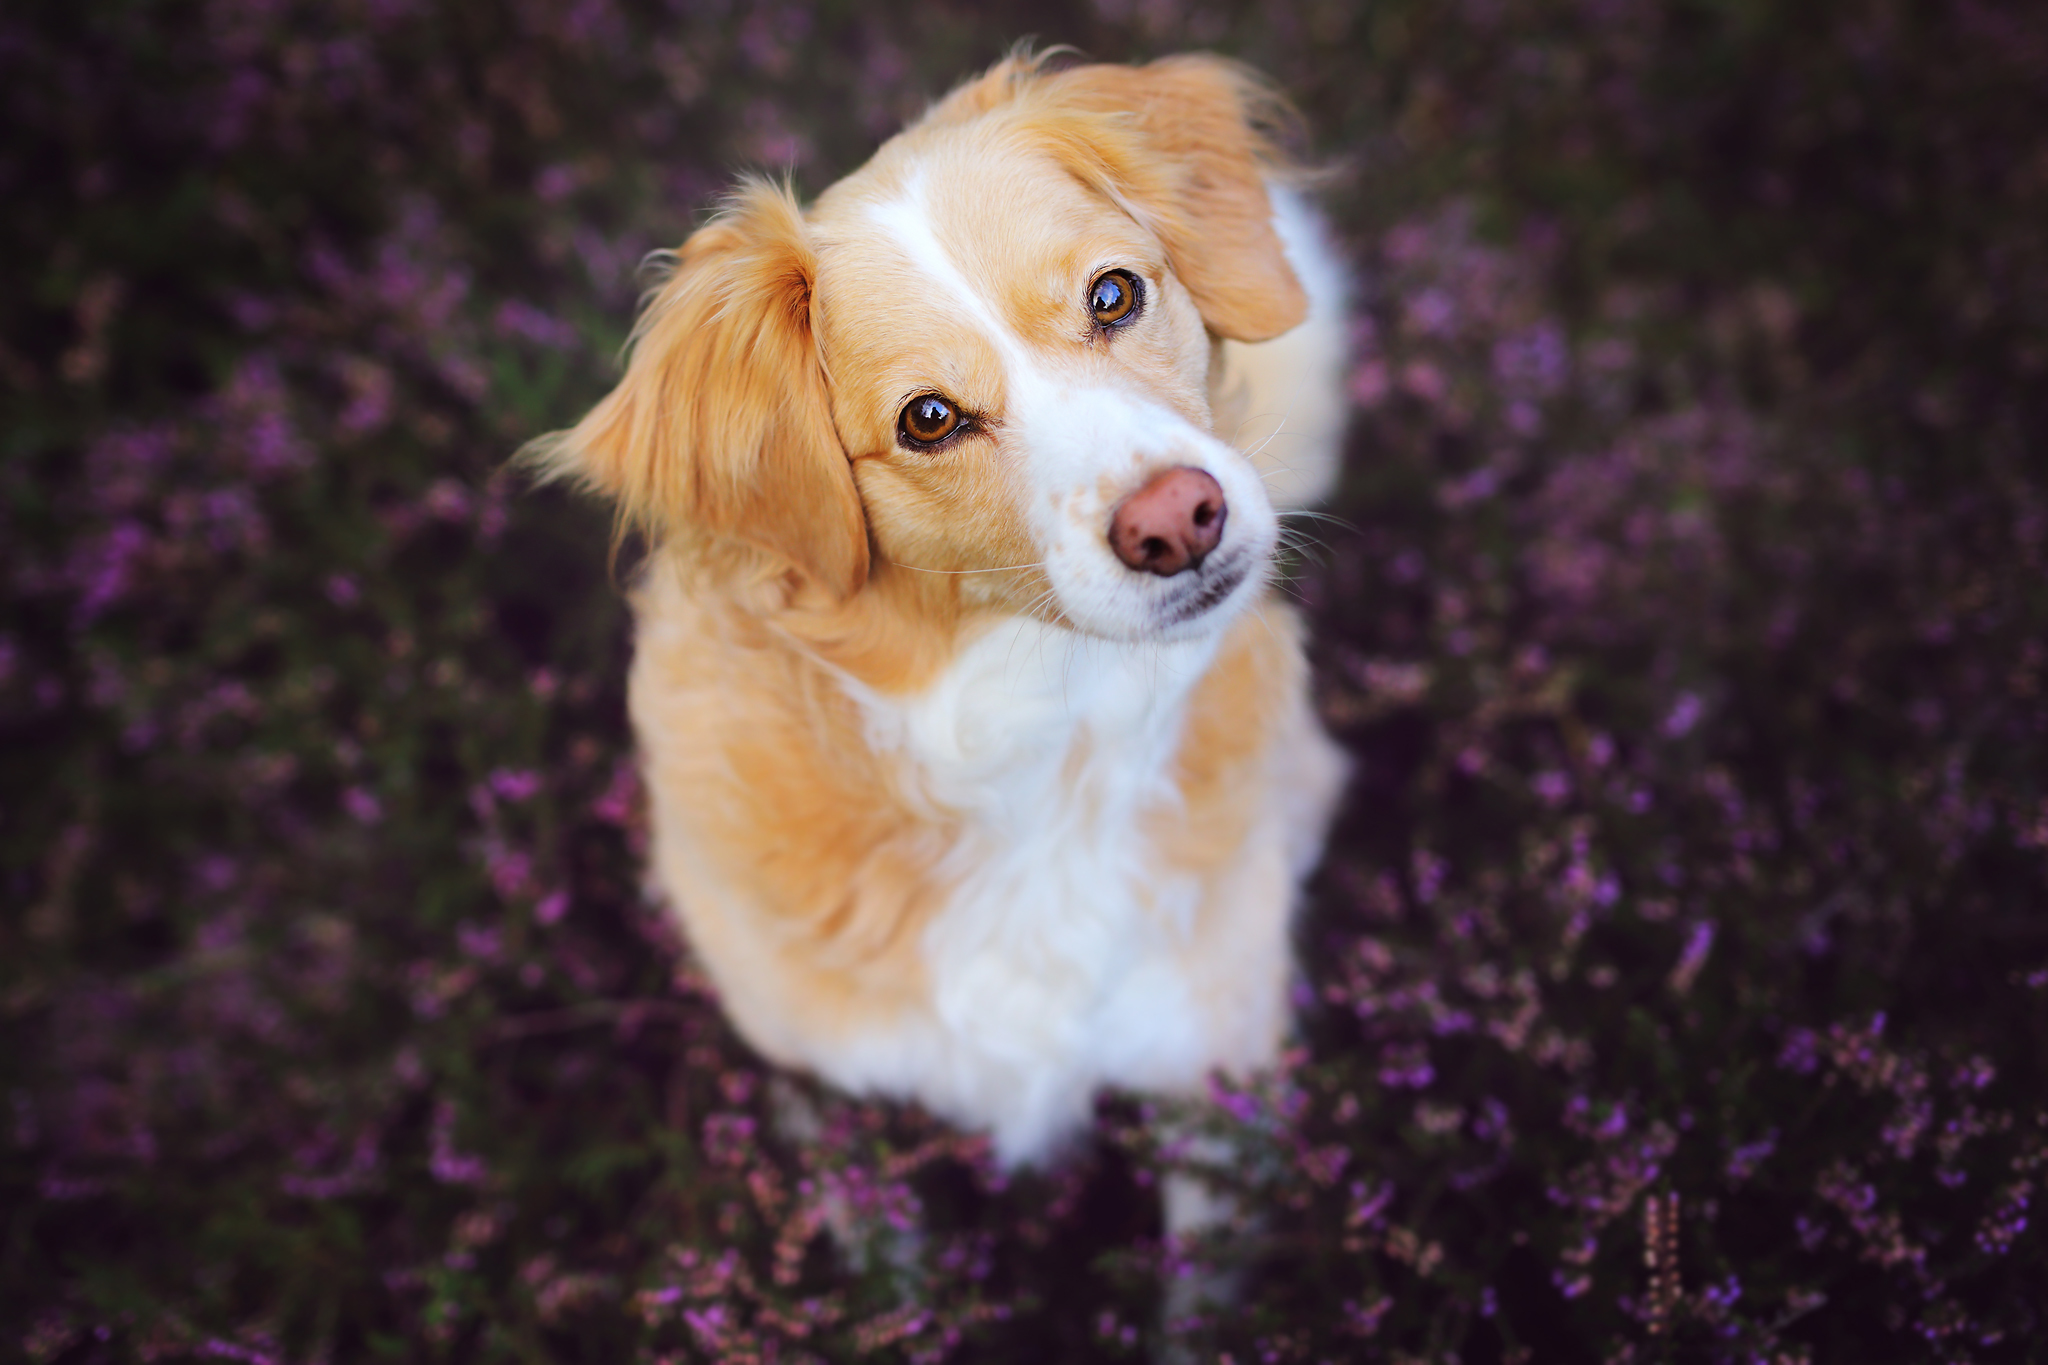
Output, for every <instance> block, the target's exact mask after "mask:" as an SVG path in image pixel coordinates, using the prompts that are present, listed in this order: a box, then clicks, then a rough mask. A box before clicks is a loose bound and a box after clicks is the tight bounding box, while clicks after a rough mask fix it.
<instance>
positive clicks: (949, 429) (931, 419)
mask: <svg viewBox="0 0 2048 1365" xmlns="http://www.w3.org/2000/svg"><path fill="white" fill-rule="evenodd" d="M897 427H898V428H899V429H900V430H901V431H902V432H903V435H904V437H905V438H906V439H907V440H909V442H910V443H911V444H912V445H920V446H929V445H937V444H938V443H939V442H940V441H943V440H945V439H946V438H947V437H948V436H951V435H952V434H953V433H954V432H956V431H958V430H959V429H960V410H959V409H958V408H956V407H954V406H953V405H952V404H951V403H948V402H947V401H946V400H945V399H943V398H941V397H939V395H937V394H935V393H927V394H924V395H923V396H921V397H918V398H913V399H911V400H910V403H909V405H908V406H907V407H905V408H904V409H903V417H902V419H901V420H900V421H899V422H898V423H897Z"/></svg>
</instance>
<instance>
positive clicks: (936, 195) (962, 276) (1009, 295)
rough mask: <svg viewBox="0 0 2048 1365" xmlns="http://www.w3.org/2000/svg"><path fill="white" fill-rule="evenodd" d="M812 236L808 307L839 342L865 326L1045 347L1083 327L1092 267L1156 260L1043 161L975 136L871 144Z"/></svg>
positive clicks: (823, 209)
mask: <svg viewBox="0 0 2048 1365" xmlns="http://www.w3.org/2000/svg"><path fill="white" fill-rule="evenodd" d="M813 230H814V233H815V238H816V241H817V243H818V259H819V270H818V293H819V300H820V311H821V313H822V314H823V316H824V319H825V323H826V329H827V334H828V338H830V339H837V340H840V341H842V342H845V341H851V340H853V338H851V337H848V336H845V335H844V333H846V332H847V331H848V330H849V329H850V328H858V329H859V330H860V331H861V332H862V333H864V334H865V335H867V336H870V337H872V336H873V328H874V326H875V324H876V323H877V322H878V321H882V322H885V324H886V323H887V322H894V323H896V324H898V325H901V326H904V327H909V328H916V327H919V326H923V327H926V328H932V327H936V328H939V329H941V330H951V329H954V328H958V327H962V326H965V327H969V328H971V329H972V330H974V331H976V332H978V333H981V334H983V335H984V336H990V337H991V339H992V340H996V341H997V342H998V344H1000V342H1001V341H1002V340H1003V339H1008V340H1011V341H1018V342H1025V343H1043V342H1050V341H1056V340H1058V339H1060V338H1061V337H1064V336H1067V335H1068V334H1073V333H1078V332H1079V331H1080V330H1082V327H1083V324H1082V320H1081V318H1082V315H1081V313H1080V309H1081V305H1082V300H1081V297H1080V295H1079V294H1078V293H1077V291H1078V290H1080V289H1083V288H1085V285H1086V281H1087V280H1088V279H1089V278H1091V272H1092V271H1095V270H1099V269H1101V268H1103V267H1104V266H1107V265H1123V266H1126V267H1133V266H1134V267H1137V268H1139V269H1141V270H1152V269H1156V268H1157V265H1158V256H1159V251H1158V247H1157V244H1156V243H1155V242H1154V241H1153V239H1152V238H1151V237H1150V235H1149V234H1147V233H1146V232H1145V231H1144V230H1143V229H1142V228H1140V227H1139V226H1138V224H1137V223H1135V222H1134V221H1133V220H1132V219H1131V218H1130V217H1129V216H1128V215H1126V214H1125V213H1123V212H1122V211H1121V210H1119V209H1118V208H1117V207H1116V206H1115V205H1114V204H1111V203H1110V202H1109V201H1107V200H1106V199H1104V198H1103V197H1101V196H1100V195H1098V194H1096V193H1094V192H1092V191H1090V190H1089V189H1087V188H1086V187H1084V186H1083V185H1082V184H1081V182H1080V181H1079V180H1077V179H1075V177H1074V176H1073V175H1071V174H1070V173H1068V172H1067V171H1066V170H1065V169H1064V168H1063V167H1061V166H1060V164H1059V163H1058V162H1057V160H1055V159H1054V158H1053V157H1052V156H1050V155H1048V154H1043V153H1036V152H1034V151H1033V150H1032V149H1031V148H1029V147H1028V146H1019V145H1017V144H1016V143H1015V142H1013V141H1012V142H1005V141H997V140H992V139H990V138H987V137H980V138H977V137H971V136H956V137H952V138H947V139H939V140H931V141H928V142H925V143H923V144H913V145H912V146H910V147H906V148H897V147H896V146H894V145H893V144H892V146H890V147H886V148H884V149H883V152H882V153H880V154H878V155H877V156H876V158H875V160H874V161H872V162H870V163H869V164H868V165H867V166H866V167H863V168H862V169H861V170H860V171H858V172H856V173H855V174H854V175H852V176H849V177H848V178H847V179H846V180H844V181H841V182H840V183H839V184H838V185H835V186H834V187H833V188H832V189H831V190H830V191H828V192H827V194H826V195H825V196H824V197H823V198H821V200H820V201H819V204H818V207H817V210H816V211H815V214H814V218H813ZM877 309H880V310H882V311H883V312H884V313H886V314H888V315H889V317H888V318H886V319H884V318H882V317H879V316H878V314H877V312H876V310H877ZM835 334H837V335H835Z"/></svg>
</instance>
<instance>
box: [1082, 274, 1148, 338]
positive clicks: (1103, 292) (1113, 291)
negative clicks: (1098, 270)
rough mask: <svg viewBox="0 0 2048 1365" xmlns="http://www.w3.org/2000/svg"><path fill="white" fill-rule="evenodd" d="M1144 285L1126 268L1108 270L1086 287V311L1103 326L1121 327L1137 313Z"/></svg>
mask: <svg viewBox="0 0 2048 1365" xmlns="http://www.w3.org/2000/svg"><path fill="white" fill-rule="evenodd" d="M1144 289H1145V287H1144V286H1143V285H1141V284H1139V283H1138V278H1137V276H1135V275H1133V274H1131V273H1130V272H1129V271H1128V270H1109V271H1105V272H1103V273H1102V274H1101V275H1099V276H1097V277H1096V280H1095V283H1094V284H1093V285H1091V286H1089V289H1088V311H1089V312H1091V313H1093V314H1095V320H1096V321H1097V322H1099V323H1101V324H1102V325H1103V326H1104V327H1121V326H1122V325H1123V324H1124V323H1126V322H1129V321H1130V320H1131V319H1132V318H1134V317H1136V316H1137V315H1138V304H1139V303H1140V302H1141V301H1142V299H1143V295H1144Z"/></svg>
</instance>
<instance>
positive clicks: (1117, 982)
mask: <svg viewBox="0 0 2048 1365" xmlns="http://www.w3.org/2000/svg"><path fill="white" fill-rule="evenodd" d="M1215 649H1216V643H1215V641H1214V640H1213V639H1208V640H1199V641H1191V642H1185V643H1174V644H1145V645H1135V644H1122V643H1114V642H1110V641H1105V640H1101V639H1097V638H1094V637H1090V636H1083V635H1078V634H1075V633H1074V632H1072V631H1068V630H1063V629H1059V628H1057V627H1052V626H1048V625H1044V624H1042V623H1040V622H1037V621H1032V620H1026V619H1020V620H1015V621H1012V622H1009V623H1006V624H1004V625H1002V626H1000V627H998V628H996V629H994V630H992V631H991V632H989V633H988V634H986V635H984V636H983V637H981V638H980V639H979V640H977V641H975V642H974V643H973V644H972V645H970V646H969V647H968V648H967V649H966V650H965V651H964V652H963V653H962V655H961V657H960V658H959V659H958V660H957V661H956V663H955V664H954V666H953V667H952V668H950V669H949V670H948V671H947V673H946V674H945V676H944V677H942V678H941V679H940V680H939V681H938V682H937V683H935V684H934V685H933V686H932V687H930V688H929V689H927V690H926V691H924V692H923V693H921V694H919V695H917V696H915V697H913V698H909V699H898V698H883V697H879V696H876V695H874V694H872V693H866V692H865V691H864V690H861V689H855V691H856V698H857V700H858V701H859V702H860V703H861V705H862V708H863V710H864V712H865V715H866V717H867V721H868V726H869V742H870V744H871V745H873V747H874V749H875V751H876V752H878V753H882V754H888V755H891V756H893V757H894V759H895V761H896V762H897V763H898V764H899V765H900V767H899V778H900V780H901V782H902V785H903V788H904V790H905V792H906V793H907V794H908V795H909V797H910V799H912V800H913V801H918V802H922V803H925V804H927V805H928V806H929V807H930V811H931V814H932V815H933V816H934V817H935V818H939V819H943V820H945V821H947V822H948V823H949V824H951V825H953V826H954V827H956V828H957V829H959V831H960V833H959V836H958V838H957V841H956V842H955V843H954V845H953V847H952V849H951V851H950V852H949V854H948V857H947V859H946V864H945V866H944V868H943V870H942V871H943V877H944V879H945V880H946V881H947V882H948V883H949V884H950V885H951V887H952V891H951V894H950V895H949V896H948V898H947V903H946V906H945V908H944V910H943V911H942V912H941V913H939V914H938V915H937V916H936V917H934V919H933V920H932V922H931V923H930V925H929V926H928V928H927V930H926V932H925V936H924V941H923V944H922V949H923V952H924V956H925V961H926V966H927V969H928V974H929V977H930V980H931V982H932V991H931V1000H930V1015H929V1017H927V1018H923V1019H917V1020H906V1021H904V1022H903V1024H902V1025H901V1027H899V1028H898V1029H895V1030H892V1031H891V1032H890V1035H889V1036H886V1037H869V1038H865V1039H858V1040H855V1039H848V1040H846V1046H845V1047H844V1048H843V1049H840V1050H838V1051H839V1052H840V1055H839V1056H837V1057H836V1058H834V1059H833V1060H834V1061H835V1062H837V1063H838V1065H837V1066H835V1067H830V1068H828V1070H837V1071H840V1072H842V1073H843V1074H842V1075H840V1076H839V1077H836V1079H840V1080H842V1081H843V1082H846V1083H851V1084H854V1085H856V1086H859V1087H863V1088H865V1087H866V1086H873V1087H876V1088H881V1089H887V1090H897V1091H901V1092H905V1093H912V1094H916V1095H918V1096H919V1097H920V1098H922V1099H924V1100H925V1101H926V1102H927V1103H929V1104H931V1105H932V1106H933V1107H934V1108H936V1109H938V1110H939V1111H940V1112H942V1113H946V1114H947V1115H948V1116H949V1117H951V1118H954V1119H955V1120H957V1121H961V1122H965V1123H968V1124H970V1125H972V1126H977V1127H982V1126H986V1127H989V1128H991V1129H992V1130H993V1132H994V1134H995V1138H996V1143H997V1146H998V1148H999V1150H1000V1151H1001V1152H1002V1154H1003V1155H1005V1156H1006V1157H1010V1158H1016V1157H1024V1156H1030V1155H1036V1154H1038V1153H1040V1152H1042V1151H1043V1150H1044V1149H1045V1147H1046V1146H1047V1145H1048V1144H1049V1143H1050V1142H1051V1141H1052V1140H1053V1139H1054V1137H1055V1135H1056V1134H1057V1133H1058V1132H1059V1131H1060V1130H1063V1129H1066V1128H1068V1127H1070V1126H1073V1125H1074V1124H1076V1123H1077V1122H1078V1121H1082V1120H1084V1119H1085V1116H1086V1113H1087V1106H1088V1103H1089V1097H1090V1095H1091V1093H1092V1092H1093V1090H1094V1089H1095V1088H1096V1087H1097V1086H1099V1085H1102V1084H1104V1083H1117V1082H1122V1083H1127V1084H1147V1083H1155V1082H1156V1079H1157V1078H1158V1077H1160V1076H1163V1075H1173V1074H1175V1073H1179V1074H1181V1075H1183V1076H1184V1077H1186V1078H1188V1079H1193V1078H1197V1077H1199V1075H1200V1072H1201V1070H1202V1066H1203V1058H1204V1056H1205V1053H1206V1049H1205V1045H1204V1039H1203V1037H1202V1034H1203V1025H1202V1021H1201V1019H1200V1018H1199V1015H1198V1013H1197V1011H1196V1010H1195V1009H1194V1008H1193V1003H1192V1001H1191V999H1190V996H1189V988H1188V983H1187V982H1186V981H1185V980H1184V979H1183V978H1182V975H1181V973H1180V972H1179V971H1178V970H1177V969H1176V967H1175V965H1174V964H1175V954H1174V949H1175V947H1176V945H1177V944H1178V943H1179V942H1180V941H1181V940H1182V939H1184V937H1185V935H1186V934H1187V933H1188V932H1189V926H1190V921H1191V918H1192V916H1193V913H1194V910H1195V906H1196V903H1197V901H1198V899H1199V896H1200V892H1201V888H1200V887H1199V886H1198V885H1196V884H1195V882H1194V879H1193V878H1191V877H1187V876H1184V875H1183V876H1181V877H1178V878H1176V877H1175V876H1174V875H1173V874H1172V872H1171V871H1170V870H1169V869H1167V868H1165V867H1163V866H1162V865H1161V863H1160V861H1159V860H1158V859H1157V858H1156V857H1155V856H1154V855H1153V851H1152V849H1151V848H1150V846H1149V844H1148V841H1147V839H1146V837H1145V833H1144V827H1145V824H1146V821H1147V818H1148V816H1149V817H1151V818H1153V819H1157V818H1158V816H1159V814H1160V813H1162V811H1170V810H1171V809H1172V808H1173V807H1174V806H1175V805H1176V804H1177V802H1178V801H1179V792H1178V789H1177V787H1176V786H1175V784H1174V781H1173V763H1174V756H1175V753H1176V750H1177V748H1178V746H1179V743H1180V739H1181V733H1182V729H1183V726H1184V722H1185V717H1186V711H1187V702H1188V697H1189V694H1190V693H1191V691H1192V690H1193V688H1194V686H1195V684H1196V683H1197V682H1198V681H1199V680H1200V678H1201V676H1202V674H1203V672H1204V671H1205V670H1206V669H1207V668H1208V666H1209V665H1210V663H1211V661H1212V659H1213V657H1214V653H1215Z"/></svg>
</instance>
